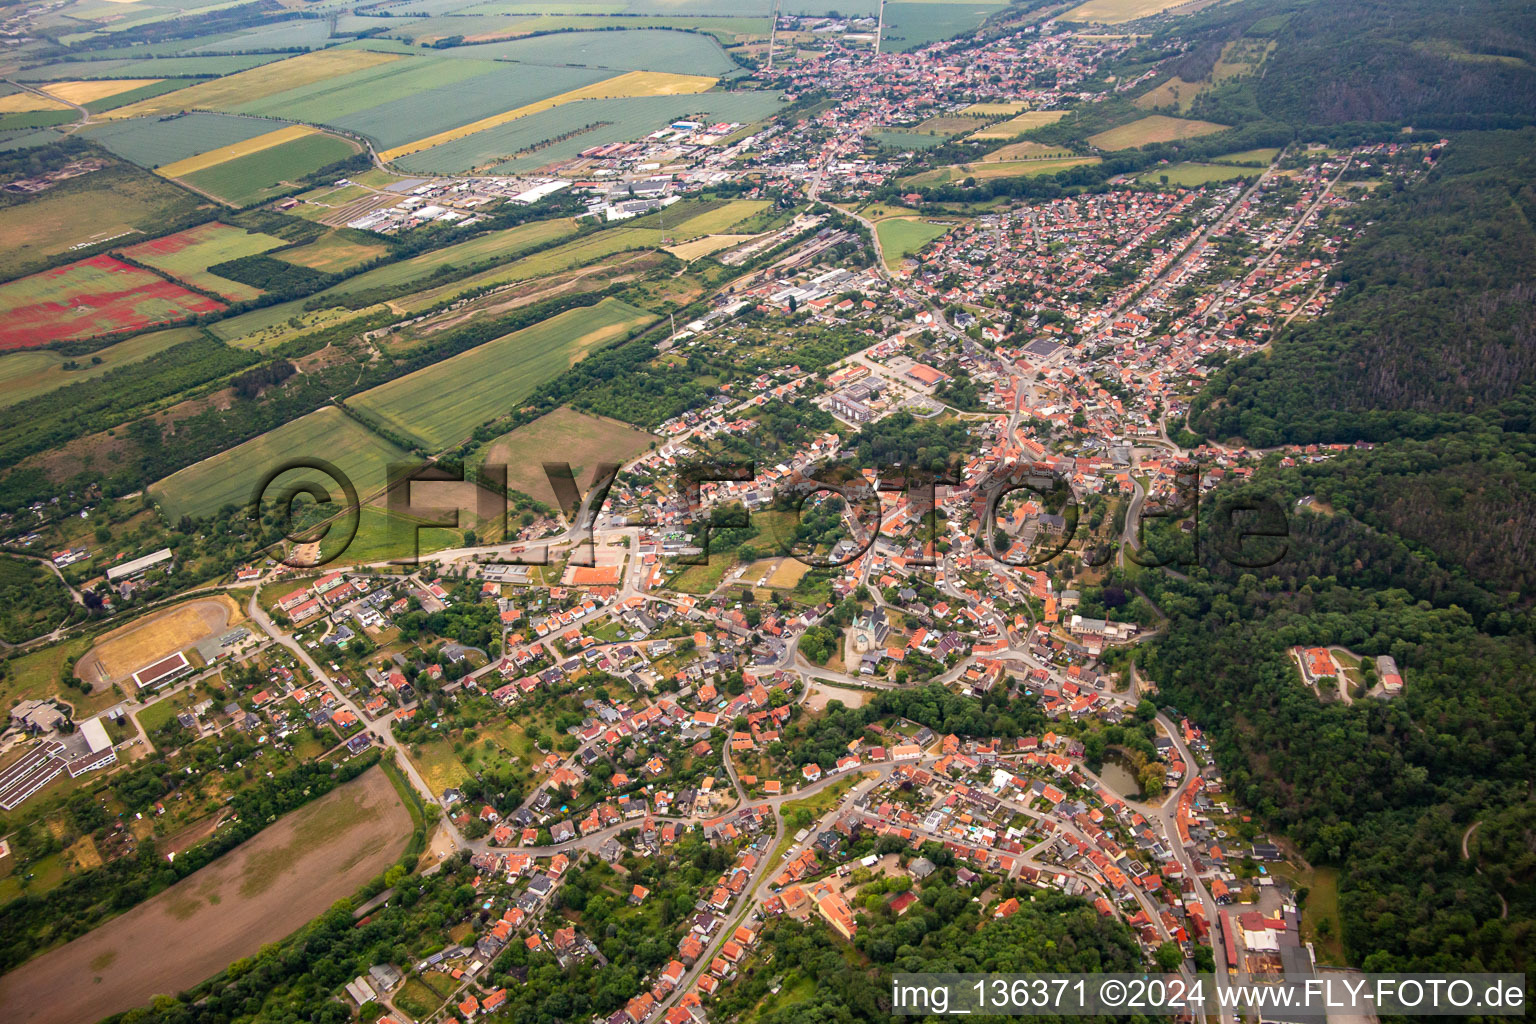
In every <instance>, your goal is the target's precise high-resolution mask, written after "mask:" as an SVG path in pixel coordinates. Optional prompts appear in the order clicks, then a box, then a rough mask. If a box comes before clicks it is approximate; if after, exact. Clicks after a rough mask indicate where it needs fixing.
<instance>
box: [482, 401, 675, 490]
mask: <svg viewBox="0 0 1536 1024" xmlns="http://www.w3.org/2000/svg"><path fill="white" fill-rule="evenodd" d="M656 440H657V437H656V435H654V434H651V433H648V432H646V431H644V430H641V429H639V428H638V427H632V426H630V425H629V424H628V423H621V422H619V421H618V420H611V419H608V418H606V417H603V416H590V415H588V414H586V413H582V412H577V411H576V410H574V409H571V408H568V407H566V406H561V407H560V408H558V409H556V410H555V411H554V412H551V413H547V414H545V415H543V416H540V417H539V418H538V419H536V420H534V421H533V422H532V423H528V424H525V425H524V426H521V427H518V428H517V429H516V430H514V431H512V432H511V433H508V434H503V435H501V436H500V437H498V438H497V439H496V440H494V441H492V442H491V443H490V444H489V445H488V446H487V447H486V449H485V461H486V462H487V463H488V464H490V465H502V466H506V467H507V486H508V487H510V488H511V489H512V490H514V491H521V492H522V493H524V494H526V495H528V496H529V497H532V498H537V499H538V500H539V501H542V502H544V503H545V504H546V505H549V506H551V507H555V506H557V505H558V502H557V501H556V500H555V492H554V491H552V490H551V489H550V486H549V480H548V478H547V477H545V475H544V468H543V464H544V462H545V460H547V459H552V458H558V459H559V460H560V461H562V462H569V463H570V464H571V471H572V473H574V474H575V477H576V483H577V486H579V487H583V488H585V487H586V486H587V482H588V481H589V480H590V479H591V476H592V472H593V470H594V468H595V467H596V466H597V465H598V463H601V462H616V463H619V464H621V465H622V464H623V463H625V462H627V461H628V460H629V459H630V458H631V457H632V456H635V455H638V454H639V453H640V452H643V451H645V449H646V448H647V447H649V446H650V445H651V444H653V443H655V442H656ZM554 453H558V454H554Z"/></svg>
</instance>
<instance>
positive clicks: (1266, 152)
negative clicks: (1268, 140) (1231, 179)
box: [1211, 148, 1280, 167]
mask: <svg viewBox="0 0 1536 1024" xmlns="http://www.w3.org/2000/svg"><path fill="white" fill-rule="evenodd" d="M1279 155H1280V150H1279V149H1278V148H1273V149H1245V150H1243V151H1242V152H1241V153H1223V154H1222V155H1221V156H1213V157H1211V162H1212V163H1217V164H1246V165H1252V166H1263V167H1268V166H1269V165H1270V164H1272V163H1274V162H1275V157H1277V156H1279Z"/></svg>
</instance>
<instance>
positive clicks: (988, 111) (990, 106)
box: [960, 100, 1029, 117]
mask: <svg viewBox="0 0 1536 1024" xmlns="http://www.w3.org/2000/svg"><path fill="white" fill-rule="evenodd" d="M1028 109H1029V103H1028V101H1026V100H1014V101H1012V102H1008V103H972V104H971V105H970V106H968V107H966V108H965V109H964V110H962V111H960V113H962V114H981V115H983V116H985V117H995V116H996V115H998V114H1021V113H1023V112H1024V111H1026V110H1028Z"/></svg>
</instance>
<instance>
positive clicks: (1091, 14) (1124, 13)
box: [1061, 0, 1188, 25]
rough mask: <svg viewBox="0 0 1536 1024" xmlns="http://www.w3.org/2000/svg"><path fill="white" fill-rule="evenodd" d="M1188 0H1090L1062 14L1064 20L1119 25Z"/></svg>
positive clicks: (1157, 12) (1179, 5) (1149, 15)
mask: <svg viewBox="0 0 1536 1024" xmlns="http://www.w3.org/2000/svg"><path fill="white" fill-rule="evenodd" d="M1187 2H1188V0H1088V2H1087V3H1084V4H1078V5H1077V6H1076V7H1074V8H1072V9H1071V10H1070V11H1068V12H1067V13H1066V14H1063V15H1062V16H1061V20H1062V21H1096V22H1099V23H1100V24H1103V25H1119V24H1123V23H1124V22H1127V21H1135V20H1136V19H1137V18H1150V17H1151V16H1152V15H1154V14H1161V13H1162V12H1163V11H1166V10H1169V9H1171V8H1174V7H1182V6H1183V5H1184V4H1185V3H1187Z"/></svg>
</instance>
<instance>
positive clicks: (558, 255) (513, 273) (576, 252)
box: [394, 228, 661, 313]
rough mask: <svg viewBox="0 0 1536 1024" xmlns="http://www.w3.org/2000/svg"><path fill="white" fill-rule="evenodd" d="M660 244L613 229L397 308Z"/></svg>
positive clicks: (418, 306) (640, 233) (647, 233)
mask: <svg viewBox="0 0 1536 1024" xmlns="http://www.w3.org/2000/svg"><path fill="white" fill-rule="evenodd" d="M660 241H661V232H660V231H656V230H647V229H645V228H610V229H609V230H607V231H600V232H598V233H597V234H595V235H588V236H586V237H583V238H577V239H575V240H573V241H570V242H567V243H565V244H564V245H559V246H556V247H554V248H553V249H546V250H544V251H543V252H538V253H534V254H533V255H532V256H524V257H523V258H522V259H520V260H514V261H512V262H510V263H505V264H503V265H501V266H498V267H492V268H491V269H489V270H483V271H480V272H479V273H477V274H471V275H470V276H468V277H461V278H459V279H458V280H457V281H450V282H448V283H447V284H443V285H439V286H437V287H435V288H428V289H425V290H423V291H419V292H417V293H415V294H414V295H410V296H408V297H406V298H404V299H400V300H398V301H396V302H395V303H394V304H395V305H396V306H398V307H399V308H400V309H401V310H403V311H405V312H407V313H416V312H420V311H421V310H424V309H427V308H429V307H431V306H434V305H436V304H437V303H440V302H445V301H447V300H449V299H452V298H454V297H455V296H458V295H462V294H464V293H465V292H469V291H474V290H476V289H480V288H491V287H495V286H497V285H503V284H512V283H514V282H517V281H530V280H533V279H534V278H540V277H546V276H549V275H551V274H557V273H559V272H561V271H564V270H570V269H571V268H573V267H579V266H584V265H586V264H589V263H595V262H597V261H598V260H601V259H602V258H604V257H605V256H612V255H613V254H614V253H617V252H624V251H625V250H628V249H641V248H648V247H650V246H653V245H657V244H659V243H660Z"/></svg>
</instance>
